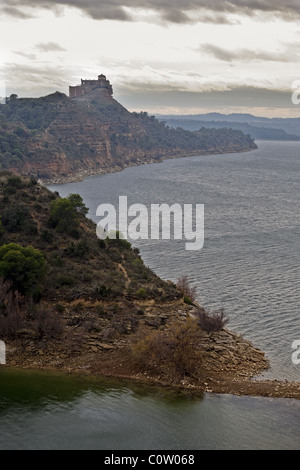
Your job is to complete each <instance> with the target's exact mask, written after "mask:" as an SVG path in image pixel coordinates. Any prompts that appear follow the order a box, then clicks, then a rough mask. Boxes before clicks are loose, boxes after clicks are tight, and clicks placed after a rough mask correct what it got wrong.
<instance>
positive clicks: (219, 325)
mask: <svg viewBox="0 0 300 470" xmlns="http://www.w3.org/2000/svg"><path fill="white" fill-rule="evenodd" d="M195 315H196V317H197V322H198V325H199V326H200V328H201V329H202V330H204V331H206V333H212V332H214V331H221V330H223V328H224V327H225V326H226V325H227V323H228V322H229V319H228V318H227V317H226V316H225V310H224V309H223V308H221V309H220V310H216V311H214V312H211V313H209V312H207V311H205V310H200V309H198V310H196V312H195Z"/></svg>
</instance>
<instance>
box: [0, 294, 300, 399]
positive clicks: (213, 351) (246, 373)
mask: <svg viewBox="0 0 300 470" xmlns="http://www.w3.org/2000/svg"><path fill="white" fill-rule="evenodd" d="M71 307H72V305H71V304H70V305H69V308H68V306H67V305H66V310H65V316H66V318H68V322H69V325H70V326H69V327H68V330H69V331H67V333H66V336H65V338H63V339H61V340H60V341H57V340H51V339H48V340H47V341H46V340H42V341H41V340H38V339H37V338H35V337H34V336H33V335H32V332H30V331H28V330H27V331H26V330H24V331H23V332H22V331H21V332H19V338H18V339H16V340H14V341H12V342H8V343H7V367H22V368H33V369H37V368H38V369H56V370H61V371H65V372H67V373H79V374H94V375H101V376H105V377H115V378H122V379H130V380H133V381H136V382H140V383H144V384H148V385H151V384H156V385H161V386H171V387H174V388H175V389H184V390H187V391H189V392H191V393H200V394H201V393H203V392H206V393H221V394H234V395H250V396H266V397H274V398H279V397H280V398H294V399H300V384H299V383H287V382H279V381H276V380H267V381H266V380H260V379H259V374H260V373H261V372H263V371H264V370H266V369H267V368H268V367H269V365H270V364H269V361H268V360H267V358H266V356H265V354H264V353H263V352H262V351H261V350H259V349H257V348H256V347H254V346H253V345H252V343H251V342H250V341H248V340H246V339H245V338H243V337H242V336H241V335H239V334H236V333H234V332H232V331H231V330H230V329H228V328H223V329H222V330H221V331H218V332H212V333H205V332H203V334H202V335H201V336H202V340H201V344H199V348H200V349H201V351H202V360H201V364H200V367H199V368H198V371H197V373H195V374H186V375H185V376H184V377H182V378H181V379H180V380H176V379H174V376H172V375H168V370H167V369H166V370H165V371H164V372H163V373H162V372H161V369H159V370H158V369H157V370H156V369H155V368H153V367H151V368H147V367H143V366H141V365H140V364H139V363H138V362H137V361H136V360H135V358H134V357H133V355H132V352H131V342H132V339H133V336H134V335H133V332H132V325H131V324H130V322H128V324H127V326H126V325H125V326H124V328H125V329H126V331H125V330H124V331H123V334H113V335H112V336H110V335H109V334H107V331H108V325H109V322H110V320H109V318H107V320H106V328H105V327H104V323H103V324H102V327H101V329H100V328H99V329H98V331H97V328H95V327H94V328H93V329H92V330H91V331H89V332H86V333H85V334H84V335H83V331H82V329H83V326H78V323H76V319H75V316H74V314H72V308H71ZM85 307H87V305H86V306H85ZM90 307H91V306H90ZM97 308H98V310H99V304H98V305H97ZM101 308H102V309H105V305H103V303H102V304H101ZM139 308H140V312H143V314H141V317H142V324H143V326H145V327H146V328H148V329H149V331H158V330H159V329H165V328H167V325H168V322H170V321H172V319H174V318H176V319H181V321H183V322H184V321H186V318H187V317H189V316H190V315H193V309H194V307H193V306H188V305H186V304H184V303H183V302H182V301H178V300H176V301H173V302H168V303H160V304H157V303H155V302H153V301H150V302H146V301H144V302H142V301H140V302H139ZM88 316H89V320H90V321H91V320H92V321H96V320H97V319H96V317H93V316H92V315H91V309H89V315H88ZM81 318H82V316H81ZM101 321H102V322H103V319H102V320H101ZM71 338H73V339H71ZM76 338H77V339H76Z"/></svg>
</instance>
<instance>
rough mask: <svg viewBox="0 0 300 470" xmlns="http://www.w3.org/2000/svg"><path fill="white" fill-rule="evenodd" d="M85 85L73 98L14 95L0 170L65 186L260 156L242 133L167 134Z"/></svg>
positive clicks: (3, 115) (2, 116)
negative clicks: (97, 177)
mask: <svg viewBox="0 0 300 470" xmlns="http://www.w3.org/2000/svg"><path fill="white" fill-rule="evenodd" d="M101 77H102V76H100V79H101V80H102V78H101ZM85 83H87V85H86V86H89V84H90V82H89V81H84V82H83V85H82V86H78V87H75V91H73V94H75V95H76V96H75V97H74V98H70V97H68V96H66V95H65V94H63V93H59V92H56V93H54V94H52V95H49V96H45V97H41V98H22V99H17V97H16V95H12V96H11V98H10V100H8V102H7V104H6V105H1V106H0V169H2V170H9V171H12V172H14V173H16V174H21V175H24V176H33V177H35V178H39V179H40V180H42V181H44V182H50V181H52V182H54V181H55V182H63V181H75V180H78V179H82V178H84V177H85V176H88V175H91V174H96V173H103V172H109V171H118V170H120V169H122V168H125V167H128V166H132V165H138V164H143V163H150V162H158V161H161V160H163V159H165V158H171V157H179V156H189V155H203V154H211V153H231V152H243V151H249V150H252V149H255V148H256V144H255V143H254V141H253V139H251V138H250V137H249V136H246V135H244V134H243V133H242V132H241V131H232V130H227V131H224V130H222V131H221V130H220V131H219V130H213V129H212V130H208V129H206V130H201V131H198V132H190V131H187V130H183V129H179V130H175V129H172V128H169V127H167V126H166V125H165V124H164V123H162V122H160V121H159V120H158V119H156V118H155V117H154V116H149V115H148V114H147V113H145V112H141V113H130V112H129V111H127V110H126V109H125V108H124V107H123V106H122V105H121V104H120V103H118V102H117V101H116V100H114V99H113V98H112V96H111V93H112V88H111V89H110V90H109V93H104V92H103V89H102V88H101V87H98V81H95V84H96V85H97V87H96V85H95V87H96V88H95V89H93V87H89V88H88V92H86V90H85V89H84V86H85ZM91 83H93V82H91ZM101 84H102V82H101ZM75 92H76V93H75Z"/></svg>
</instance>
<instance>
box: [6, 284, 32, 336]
mask: <svg viewBox="0 0 300 470" xmlns="http://www.w3.org/2000/svg"><path fill="white" fill-rule="evenodd" d="M25 319H26V308H25V300H24V298H23V297H22V296H21V295H20V294H19V293H18V292H14V291H13V289H12V288H11V285H10V283H8V282H2V283H0V333H1V336H3V337H9V338H15V337H16V336H17V333H18V330H20V329H21V328H23V327H24V324H25Z"/></svg>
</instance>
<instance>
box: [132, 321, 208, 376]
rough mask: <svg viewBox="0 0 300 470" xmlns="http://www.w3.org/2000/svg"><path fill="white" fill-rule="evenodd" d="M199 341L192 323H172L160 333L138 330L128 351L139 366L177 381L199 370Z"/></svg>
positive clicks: (196, 328) (200, 357)
mask: <svg viewBox="0 0 300 470" xmlns="http://www.w3.org/2000/svg"><path fill="white" fill-rule="evenodd" d="M200 339H201V331H200V329H199V327H198V325H197V322H196V321H195V320H193V319H191V318H188V319H187V320H185V321H180V320H175V321H173V322H172V323H171V324H170V326H169V328H168V329H165V330H163V331H161V330H155V331H153V330H151V331H149V330H146V329H144V328H143V329H140V330H139V332H138V334H137V335H136V337H135V340H134V341H133V342H132V345H131V351H132V354H133V357H134V359H135V360H136V361H137V362H138V363H139V364H140V365H141V366H143V367H145V368H150V369H152V370H153V369H154V370H156V371H157V372H159V373H163V374H164V375H166V376H167V377H168V378H172V379H173V380H179V379H182V378H183V377H184V376H185V375H193V374H195V373H196V372H197V370H198V369H199V367H200V365H201V360H202V354H201V349H200V347H199V344H200Z"/></svg>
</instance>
